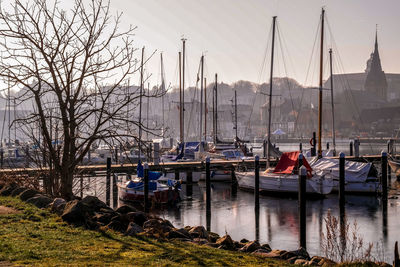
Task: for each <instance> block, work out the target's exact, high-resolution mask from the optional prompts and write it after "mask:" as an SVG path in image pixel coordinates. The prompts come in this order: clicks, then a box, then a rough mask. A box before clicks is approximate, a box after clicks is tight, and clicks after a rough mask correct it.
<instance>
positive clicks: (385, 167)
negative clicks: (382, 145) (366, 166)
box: [381, 151, 388, 201]
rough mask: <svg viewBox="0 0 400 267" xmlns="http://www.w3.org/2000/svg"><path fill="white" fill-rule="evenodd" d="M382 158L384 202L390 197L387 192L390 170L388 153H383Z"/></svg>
mask: <svg viewBox="0 0 400 267" xmlns="http://www.w3.org/2000/svg"><path fill="white" fill-rule="evenodd" d="M381 157H382V160H381V163H382V165H381V168H382V178H381V184H382V199H383V200H384V201H386V200H387V196H388V192H387V187H388V185H387V170H388V168H387V165H388V164H387V153H386V152H384V151H382V153H381Z"/></svg>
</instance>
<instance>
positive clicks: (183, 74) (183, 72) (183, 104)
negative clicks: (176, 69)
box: [181, 38, 186, 142]
mask: <svg viewBox="0 0 400 267" xmlns="http://www.w3.org/2000/svg"><path fill="white" fill-rule="evenodd" d="M181 40H182V136H183V137H182V142H184V141H185V50H186V49H185V48H186V47H185V44H186V39H185V38H182V39H181Z"/></svg>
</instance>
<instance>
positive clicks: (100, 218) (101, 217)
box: [92, 213, 116, 225]
mask: <svg viewBox="0 0 400 267" xmlns="http://www.w3.org/2000/svg"><path fill="white" fill-rule="evenodd" d="M115 216H116V215H115V214H113V213H95V214H94V215H93V216H92V220H93V221H95V222H99V223H101V224H103V225H107V224H109V223H110V222H111V219H112V218H114V217H115Z"/></svg>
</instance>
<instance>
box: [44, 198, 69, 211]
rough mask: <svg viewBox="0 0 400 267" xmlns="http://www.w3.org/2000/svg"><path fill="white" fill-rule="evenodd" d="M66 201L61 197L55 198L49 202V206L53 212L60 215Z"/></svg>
mask: <svg viewBox="0 0 400 267" xmlns="http://www.w3.org/2000/svg"><path fill="white" fill-rule="evenodd" d="M66 204H67V202H66V201H65V199H63V198H55V199H54V200H53V202H51V203H50V204H49V206H48V207H49V208H50V210H51V211H52V212H55V213H57V214H59V215H61V214H62V213H63V211H64V208H65V205H66Z"/></svg>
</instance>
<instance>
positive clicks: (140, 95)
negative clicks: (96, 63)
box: [138, 46, 144, 163]
mask: <svg viewBox="0 0 400 267" xmlns="http://www.w3.org/2000/svg"><path fill="white" fill-rule="evenodd" d="M143 56H144V46H143V48H142V61H141V62H140V90H139V161H138V162H139V163H140V162H141V159H142V158H141V154H142V94H143V93H142V92H143Z"/></svg>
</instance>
